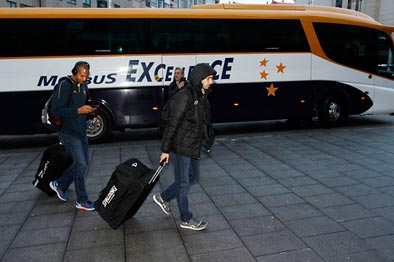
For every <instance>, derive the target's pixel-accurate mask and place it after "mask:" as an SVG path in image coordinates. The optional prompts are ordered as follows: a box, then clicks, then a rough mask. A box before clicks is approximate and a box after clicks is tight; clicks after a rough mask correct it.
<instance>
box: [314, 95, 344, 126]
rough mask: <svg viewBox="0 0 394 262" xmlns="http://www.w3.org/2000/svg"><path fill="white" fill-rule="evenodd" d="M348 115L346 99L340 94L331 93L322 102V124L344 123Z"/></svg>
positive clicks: (320, 114)
mask: <svg viewBox="0 0 394 262" xmlns="http://www.w3.org/2000/svg"><path fill="white" fill-rule="evenodd" d="M347 117H348V113H347V109H346V104H345V99H343V98H342V97H341V96H340V95H329V96H327V97H326V98H324V99H323V100H322V101H321V102H320V104H319V108H318V118H319V122H320V124H321V125H322V126H324V127H334V126H337V125H339V124H341V123H343V121H344V120H345V119H346V118H347Z"/></svg>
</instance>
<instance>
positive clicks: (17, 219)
mask: <svg viewBox="0 0 394 262" xmlns="http://www.w3.org/2000/svg"><path fill="white" fill-rule="evenodd" d="M27 216H28V214H27V212H16V213H8V214H0V227H2V226H11V225H22V224H23V222H24V221H25V220H26V217H27Z"/></svg>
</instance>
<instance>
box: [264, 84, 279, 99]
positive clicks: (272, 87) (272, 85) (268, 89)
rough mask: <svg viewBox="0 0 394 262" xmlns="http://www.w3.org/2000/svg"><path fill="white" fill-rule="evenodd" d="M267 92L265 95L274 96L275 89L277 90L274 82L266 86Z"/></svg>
mask: <svg viewBox="0 0 394 262" xmlns="http://www.w3.org/2000/svg"><path fill="white" fill-rule="evenodd" d="M266 89H267V91H268V94H267V96H271V95H272V96H275V92H276V90H278V88H276V87H274V84H271V85H270V87H266Z"/></svg>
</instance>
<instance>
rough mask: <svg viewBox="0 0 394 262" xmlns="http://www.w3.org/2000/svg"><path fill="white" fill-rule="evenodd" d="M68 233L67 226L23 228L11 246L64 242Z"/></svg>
mask: <svg viewBox="0 0 394 262" xmlns="http://www.w3.org/2000/svg"><path fill="white" fill-rule="evenodd" d="M69 235H70V228H69V227H51V228H43V229H36V230H23V231H20V232H19V233H18V234H17V236H16V238H15V240H14V242H13V243H12V245H11V248H18V247H28V246H41V245H48V244H57V243H66V242H67V240H68V237H69Z"/></svg>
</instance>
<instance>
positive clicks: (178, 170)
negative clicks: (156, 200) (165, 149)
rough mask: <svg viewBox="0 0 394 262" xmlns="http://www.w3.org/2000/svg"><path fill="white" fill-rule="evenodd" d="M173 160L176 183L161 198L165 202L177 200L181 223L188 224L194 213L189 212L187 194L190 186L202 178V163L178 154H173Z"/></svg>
mask: <svg viewBox="0 0 394 262" xmlns="http://www.w3.org/2000/svg"><path fill="white" fill-rule="evenodd" d="M171 158H172V159H173V161H174V162H173V164H174V177H175V181H174V183H172V184H171V185H170V186H169V187H168V188H167V189H165V190H164V191H163V192H162V193H161V195H160V196H161V198H162V199H163V200H164V201H165V202H170V201H171V200H172V199H174V198H176V201H177V203H178V208H179V213H180V214H181V217H180V218H181V221H182V222H187V221H189V220H190V219H191V218H192V217H193V213H192V212H190V210H189V201H188V199H187V194H188V193H189V190H190V185H192V184H195V183H197V182H198V180H199V178H200V162H199V160H198V159H195V158H191V157H185V156H179V155H176V154H172V155H171Z"/></svg>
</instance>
